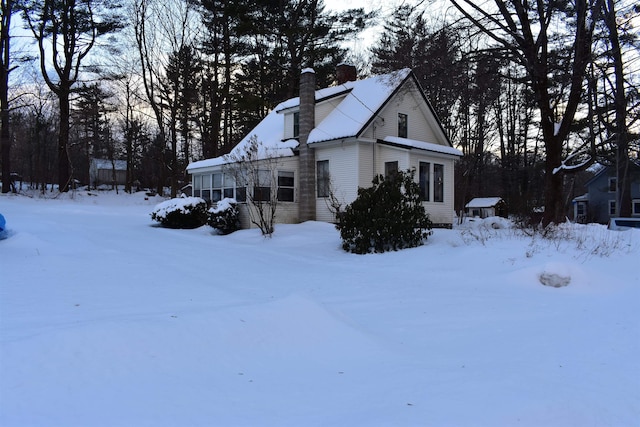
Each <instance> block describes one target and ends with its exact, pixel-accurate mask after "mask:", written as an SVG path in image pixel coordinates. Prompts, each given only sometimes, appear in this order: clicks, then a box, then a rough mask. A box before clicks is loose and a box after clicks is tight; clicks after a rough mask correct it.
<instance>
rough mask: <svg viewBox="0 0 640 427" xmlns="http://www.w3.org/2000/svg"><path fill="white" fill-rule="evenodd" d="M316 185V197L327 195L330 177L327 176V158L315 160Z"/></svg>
mask: <svg viewBox="0 0 640 427" xmlns="http://www.w3.org/2000/svg"><path fill="white" fill-rule="evenodd" d="M316 185H317V192H318V197H329V191H330V188H331V186H330V177H329V160H320V161H318V162H316Z"/></svg>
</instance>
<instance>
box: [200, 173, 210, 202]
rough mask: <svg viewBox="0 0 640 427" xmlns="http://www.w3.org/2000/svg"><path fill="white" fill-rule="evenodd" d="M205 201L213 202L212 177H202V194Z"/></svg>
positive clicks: (208, 175)
mask: <svg viewBox="0 0 640 427" xmlns="http://www.w3.org/2000/svg"><path fill="white" fill-rule="evenodd" d="M200 197H202V198H203V199H205V200H211V175H210V174H207V175H202V191H201V194H200Z"/></svg>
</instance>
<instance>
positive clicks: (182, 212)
mask: <svg viewBox="0 0 640 427" xmlns="http://www.w3.org/2000/svg"><path fill="white" fill-rule="evenodd" d="M151 219H153V220H154V221H157V222H159V223H160V224H161V225H162V226H163V227H167V228H197V227H200V226H202V225H204V224H205V223H206V222H207V202H206V201H204V199H201V198H200V197H179V198H175V199H170V200H166V201H164V202H162V203H159V204H158V205H156V207H155V208H154V210H153V212H151Z"/></svg>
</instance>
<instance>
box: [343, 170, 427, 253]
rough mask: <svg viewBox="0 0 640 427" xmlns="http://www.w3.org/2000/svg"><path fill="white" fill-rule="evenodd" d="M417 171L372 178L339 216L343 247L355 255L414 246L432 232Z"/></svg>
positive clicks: (418, 244) (399, 172) (420, 243)
mask: <svg viewBox="0 0 640 427" xmlns="http://www.w3.org/2000/svg"><path fill="white" fill-rule="evenodd" d="M414 174H415V172H414V171H407V172H402V171H398V172H395V173H394V174H392V175H390V176H387V177H383V176H382V175H379V176H377V177H375V178H374V179H373V186H372V187H369V188H360V189H359V190H358V197H357V198H356V200H354V202H353V203H351V204H350V205H348V206H347V208H346V210H345V212H343V213H341V214H340V215H339V222H338V224H337V225H336V228H338V230H339V231H340V237H341V238H342V248H343V249H344V250H346V251H349V252H353V253H356V254H366V253H369V252H385V251H390V250H394V251H396V250H398V249H404V248H413V247H416V246H420V245H422V244H423V242H424V240H425V239H426V238H427V236H429V235H430V234H431V228H432V224H431V221H430V219H429V215H428V214H427V213H426V211H425V209H424V206H423V204H422V202H421V200H420V186H419V185H418V184H417V183H416V182H415V181H414Z"/></svg>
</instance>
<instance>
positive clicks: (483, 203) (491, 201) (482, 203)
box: [465, 197, 502, 208]
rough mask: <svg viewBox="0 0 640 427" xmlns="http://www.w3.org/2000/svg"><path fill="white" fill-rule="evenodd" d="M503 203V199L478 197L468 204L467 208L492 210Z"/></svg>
mask: <svg viewBox="0 0 640 427" xmlns="http://www.w3.org/2000/svg"><path fill="white" fill-rule="evenodd" d="M500 201H502V198H501V197H476V198H475V199H471V201H470V202H469V203H467V204H466V206H465V208H490V207H493V206H495V205H497V204H498V203H499V202H500Z"/></svg>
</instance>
